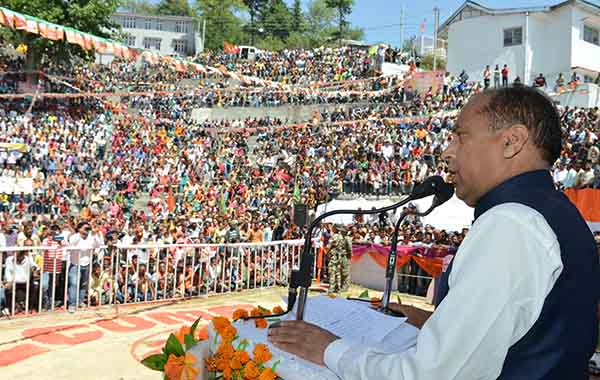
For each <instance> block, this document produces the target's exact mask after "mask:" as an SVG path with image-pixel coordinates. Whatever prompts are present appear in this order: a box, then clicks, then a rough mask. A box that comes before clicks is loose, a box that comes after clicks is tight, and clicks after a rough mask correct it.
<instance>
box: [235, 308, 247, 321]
mask: <svg viewBox="0 0 600 380" xmlns="http://www.w3.org/2000/svg"><path fill="white" fill-rule="evenodd" d="M242 318H248V311H247V310H244V309H237V310H236V311H234V312H233V318H232V319H233V320H234V321H237V320H238V319H242Z"/></svg>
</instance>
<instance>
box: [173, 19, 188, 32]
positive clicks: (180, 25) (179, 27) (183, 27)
mask: <svg viewBox="0 0 600 380" xmlns="http://www.w3.org/2000/svg"><path fill="white" fill-rule="evenodd" d="M175 32H176V33H187V32H188V24H187V22H185V21H175Z"/></svg>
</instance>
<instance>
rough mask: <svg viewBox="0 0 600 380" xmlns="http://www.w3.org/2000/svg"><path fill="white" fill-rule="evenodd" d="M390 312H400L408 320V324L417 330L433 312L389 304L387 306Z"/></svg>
mask: <svg viewBox="0 0 600 380" xmlns="http://www.w3.org/2000/svg"><path fill="white" fill-rule="evenodd" d="M388 307H389V308H390V310H392V311H395V312H400V313H402V314H404V315H405V316H406V318H408V321H407V322H408V323H410V324H411V325H413V326H415V327H416V328H418V329H419V330H420V329H421V328H422V327H423V325H424V324H425V322H427V320H428V319H429V317H430V316H431V314H433V312H431V311H427V310H423V309H419V308H416V307H414V306H410V305H401V304H398V303H394V302H390V304H389V305H388Z"/></svg>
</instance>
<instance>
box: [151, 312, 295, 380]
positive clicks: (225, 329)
mask: <svg viewBox="0 0 600 380" xmlns="http://www.w3.org/2000/svg"><path fill="white" fill-rule="evenodd" d="M282 312H283V309H282V308H281V307H279V306H276V307H275V308H274V309H273V310H272V311H271V310H269V309H265V308H263V307H261V306H258V307H257V308H254V309H252V310H251V311H250V312H248V311H247V310H244V309H238V310H236V311H234V313H233V318H232V320H233V321H237V320H240V319H244V318H247V317H248V316H258V317H261V318H257V319H254V320H253V321H254V324H255V327H256V328H259V329H264V328H267V326H268V323H267V320H266V318H267V317H269V316H270V315H272V314H279V313H282ZM199 322H200V318H198V320H196V321H195V322H194V324H193V325H192V326H184V327H182V328H181V329H179V331H177V332H175V333H172V334H170V335H169V338H168V339H167V342H166V344H165V346H164V347H163V349H162V352H161V353H160V354H155V355H150V356H149V357H147V358H145V359H144V360H142V364H143V365H144V366H146V367H148V368H150V369H152V370H155V371H160V372H163V373H164V379H165V380H198V379H199V378H202V376H200V375H199V371H198V366H196V362H197V361H198V359H197V358H196V357H195V356H194V355H193V354H192V353H191V352H189V351H190V349H191V348H192V347H194V346H196V345H197V344H198V343H200V342H201V341H203V340H205V339H206V337H205V336H204V337H203V336H200V334H199V332H198V331H197V327H198V323H199ZM212 325H213V328H214V331H215V332H216V335H215V339H214V342H213V343H214V346H215V348H216V350H215V351H214V354H212V355H211V356H208V357H207V358H205V359H204V363H203V364H204V365H205V368H206V370H207V371H208V380H275V379H277V378H278V376H277V373H276V372H275V370H276V368H277V365H278V364H279V361H276V362H275V363H274V364H273V365H272V366H271V367H269V366H267V362H268V361H270V360H271V359H272V357H273V355H272V354H271V352H270V351H269V348H268V347H267V346H266V345H264V344H257V345H255V347H254V349H253V350H252V353H251V354H252V355H250V352H248V351H247V350H248V348H249V346H250V344H249V342H248V341H247V340H245V339H240V338H239V336H238V334H237V329H236V328H235V326H233V325H232V323H231V322H230V321H229V320H228V319H227V318H225V317H214V318H213V319H212ZM219 338H220V342H219ZM217 344H218V345H217Z"/></svg>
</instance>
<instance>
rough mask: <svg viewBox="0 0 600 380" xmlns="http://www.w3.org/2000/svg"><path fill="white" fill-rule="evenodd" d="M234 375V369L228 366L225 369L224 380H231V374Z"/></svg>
mask: <svg viewBox="0 0 600 380" xmlns="http://www.w3.org/2000/svg"><path fill="white" fill-rule="evenodd" d="M232 375H233V371H232V370H231V368H229V367H227V368H225V369H224V370H223V380H231V376H232Z"/></svg>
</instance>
